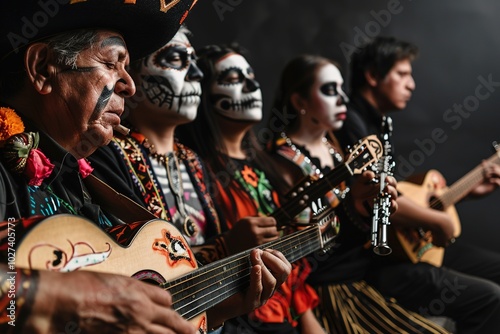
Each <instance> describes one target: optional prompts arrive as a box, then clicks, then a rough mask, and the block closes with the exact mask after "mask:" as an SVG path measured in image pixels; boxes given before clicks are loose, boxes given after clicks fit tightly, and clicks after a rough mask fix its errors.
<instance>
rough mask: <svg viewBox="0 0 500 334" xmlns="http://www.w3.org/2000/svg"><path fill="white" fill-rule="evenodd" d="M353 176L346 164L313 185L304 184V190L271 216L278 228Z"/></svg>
mask: <svg viewBox="0 0 500 334" xmlns="http://www.w3.org/2000/svg"><path fill="white" fill-rule="evenodd" d="M352 174H353V173H352V171H351V169H350V168H349V167H348V165H346V164H345V163H342V164H340V165H338V166H337V167H335V169H333V170H331V171H329V172H328V173H326V174H325V175H324V176H323V177H322V178H320V179H318V180H316V181H314V182H313V183H312V184H309V183H308V182H305V183H304V184H302V188H303V190H302V191H301V192H299V193H298V194H297V195H296V196H294V197H292V198H291V199H290V200H289V201H287V202H286V203H285V204H284V205H282V206H281V207H280V208H278V209H277V210H276V211H274V212H273V213H272V214H271V215H270V216H271V217H273V218H274V219H276V222H277V224H278V226H281V225H284V224H286V223H288V222H290V221H292V220H293V219H294V217H295V216H297V215H298V214H299V213H301V212H302V210H304V209H305V208H307V206H308V205H309V204H311V202H312V201H313V200H314V199H316V198H320V197H321V196H324V195H325V194H326V193H327V192H328V191H330V190H332V189H333V188H335V187H337V186H338V185H339V184H340V183H341V182H342V181H345V180H347V178H348V177H350V176H351V175H352Z"/></svg>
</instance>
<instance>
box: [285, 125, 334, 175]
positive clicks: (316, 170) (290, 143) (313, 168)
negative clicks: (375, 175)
mask: <svg viewBox="0 0 500 334" xmlns="http://www.w3.org/2000/svg"><path fill="white" fill-rule="evenodd" d="M281 138H283V139H284V140H285V142H286V144H287V145H288V146H289V147H290V148H291V149H292V151H293V152H295V158H294V161H296V160H297V158H298V157H299V156H301V155H302V156H303V161H304V162H305V164H307V165H308V167H306V166H304V163H302V164H301V167H303V168H304V167H306V168H304V169H305V170H306V171H307V172H308V173H311V172H314V174H316V175H317V176H320V177H321V176H323V173H322V172H321V169H319V168H318V167H317V166H316V165H315V164H314V163H313V162H312V160H311V158H310V157H308V156H307V155H306V154H305V153H304V152H302V151H301V150H300V149H299V148H298V147H297V145H295V144H294V143H293V141H292V139H290V137H288V136H287V134H286V133H285V132H281ZM321 141H322V142H323V143H324V144H325V145H326V146H327V147H328V153H330V155H331V156H332V158H333V168H335V166H336V165H337V164H340V163H342V162H343V159H342V156H341V155H340V153H339V152H337V150H335V148H334V147H333V146H332V145H331V144H330V142H329V141H328V139H327V138H326V137H323V138H321ZM333 168H332V169H333Z"/></svg>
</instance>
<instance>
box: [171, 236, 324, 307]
mask: <svg viewBox="0 0 500 334" xmlns="http://www.w3.org/2000/svg"><path fill="white" fill-rule="evenodd" d="M318 244H319V242H318ZM313 246H314V245H312V244H309V245H308V247H307V250H306V251H304V249H302V253H303V254H309V253H311V252H313V251H314V250H315V249H317V248H316V247H313ZM295 253H297V252H295ZM240 266H241V265H240ZM245 269H247V270H245V272H247V274H244V275H243V276H239V278H237V279H236V280H235V281H234V282H233V284H232V285H234V284H235V283H236V287H235V288H236V289H237V288H238V287H240V286H243V285H244V284H248V281H247V280H246V278H247V277H248V276H249V274H248V268H245ZM235 275H237V274H232V275H230V276H228V277H226V278H224V279H223V280H228V279H229V278H231V277H232V276H235ZM219 276H220V275H219ZM242 280H243V283H241V284H240V283H239V282H241V281H242ZM215 284H218V285H220V288H218V289H216V290H213V291H210V292H209V293H208V294H207V295H203V296H201V297H200V298H196V299H192V300H189V301H188V303H187V304H186V303H184V304H183V305H182V306H181V307H179V308H176V310H177V311H178V312H179V313H181V314H183V313H182V309H183V308H185V307H188V306H190V304H192V303H194V302H198V301H200V300H206V301H205V302H204V303H202V304H199V305H197V306H196V308H198V309H200V308H203V307H204V306H205V305H207V304H208V305H211V304H209V303H210V302H212V301H213V300H217V298H220V296H221V295H220V294H217V293H216V292H217V290H220V289H223V288H224V289H227V285H226V286H222V285H221V282H220V281H217V282H216V283H215ZM215 284H212V286H213V285H215ZM209 287H210V286H209ZM209 287H205V289H207V288H209ZM192 288H194V287H192ZM232 290H234V289H232ZM199 293H200V292H199ZM228 293H229V292H228V291H225V293H224V294H226V295H227V294H228ZM214 294H215V297H213V298H211V299H209V300H207V297H210V296H211V295H214ZM189 296H190V295H188V296H187V297H189ZM177 303H179V302H178V301H176V302H174V305H175V304H177ZM190 312H191V313H194V312H198V311H196V310H193V309H190V310H188V311H187V312H186V313H184V314H187V313H190ZM200 312H202V311H200Z"/></svg>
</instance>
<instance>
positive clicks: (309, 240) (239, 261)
mask: <svg viewBox="0 0 500 334" xmlns="http://www.w3.org/2000/svg"><path fill="white" fill-rule="evenodd" d="M322 246H323V242H322V239H321V231H320V227H319V226H317V225H316V226H311V227H308V228H306V229H304V230H301V231H297V232H295V233H292V234H290V235H287V236H285V237H283V238H280V239H278V240H275V241H272V242H269V243H266V244H264V245H261V246H259V247H258V248H260V249H267V248H272V249H276V250H279V251H280V252H282V253H283V254H284V255H285V257H286V258H287V260H288V261H289V262H295V261H297V260H298V259H300V258H302V257H304V256H306V255H307V254H310V253H312V252H314V251H316V250H318V249H321V248H322ZM251 251H252V250H251V249H250V250H247V251H244V252H242V253H239V254H236V255H233V256H230V257H227V258H225V259H223V260H220V261H217V262H214V263H212V264H209V265H207V266H204V267H202V268H200V269H198V270H195V271H193V272H191V273H189V274H187V275H185V276H182V277H180V278H178V279H176V280H173V281H170V282H167V283H165V284H164V285H162V287H163V288H165V289H167V290H168V291H169V292H170V293H171V294H172V299H173V308H174V309H175V310H176V311H177V312H179V314H180V315H182V316H183V317H185V318H186V319H191V318H193V317H195V316H196V315H198V314H200V313H202V312H204V311H206V310H207V309H209V308H211V307H213V306H215V305H216V304H218V303H220V302H221V301H223V300H225V299H227V298H229V297H230V296H232V295H234V294H235V293H237V292H239V291H241V290H242V289H244V288H245V287H247V286H248V285H249V283H250V269H251V262H250V252H251Z"/></svg>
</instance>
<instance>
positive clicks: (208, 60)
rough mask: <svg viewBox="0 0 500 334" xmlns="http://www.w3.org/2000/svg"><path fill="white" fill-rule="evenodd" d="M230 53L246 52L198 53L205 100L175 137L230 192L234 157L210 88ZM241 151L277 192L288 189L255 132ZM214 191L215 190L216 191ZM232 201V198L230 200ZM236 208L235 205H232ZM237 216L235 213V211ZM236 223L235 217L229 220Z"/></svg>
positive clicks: (220, 48) (218, 49) (222, 48)
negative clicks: (218, 67)
mask: <svg viewBox="0 0 500 334" xmlns="http://www.w3.org/2000/svg"><path fill="white" fill-rule="evenodd" d="M229 53H236V54H240V55H243V56H244V54H245V53H246V52H245V50H243V49H242V48H241V47H239V46H238V45H236V44H232V45H208V46H205V47H203V48H202V49H200V50H197V56H198V60H197V65H198V67H199V68H200V70H201V71H202V72H203V80H202V82H201V85H202V98H201V104H200V107H199V109H198V115H197V117H196V119H195V120H194V121H193V122H191V123H188V124H184V125H181V126H179V127H177V129H176V136H177V138H178V139H179V140H180V142H181V143H183V144H185V145H186V146H188V147H190V148H192V149H193V150H194V151H195V152H197V153H198V154H199V155H200V157H201V158H202V159H203V160H204V161H205V162H206V163H207V164H208V165H209V166H210V169H211V175H212V177H213V178H216V179H217V180H218V181H219V182H220V184H221V185H222V187H223V188H224V189H225V190H226V191H227V192H229V188H230V186H231V184H232V182H231V181H232V179H231V178H232V177H233V176H234V172H235V170H234V166H233V163H232V160H231V158H229V156H228V155H227V149H226V147H225V146H224V144H223V141H222V137H221V135H220V134H221V129H220V127H219V124H218V123H217V121H216V120H215V119H214V116H213V115H214V113H215V111H214V106H213V103H212V101H211V100H210V93H209V92H210V86H211V85H212V83H213V82H214V81H215V80H216V71H215V63H216V62H217V61H218V60H219V59H221V58H222V57H223V56H225V55H227V54H229ZM242 146H243V147H242V148H243V150H244V151H245V153H246V155H247V159H251V160H253V162H254V163H255V164H256V165H257V166H258V167H259V168H260V169H262V170H263V171H264V172H265V173H266V176H267V177H268V179H269V181H270V182H271V183H272V185H273V186H274V187H276V189H277V191H278V193H282V192H283V191H284V189H286V188H287V187H288V186H287V185H286V182H285V181H284V180H283V178H282V177H281V175H280V173H279V170H278V167H276V166H275V164H274V163H273V162H272V161H271V159H270V158H269V156H268V154H267V152H265V151H264V150H263V148H262V146H261V145H260V144H259V143H258V141H257V139H256V136H255V134H254V132H253V130H252V129H251V130H249V131H247V133H246V134H245V136H244V138H243V142H242ZM213 190H215V189H213ZM231 200H232V201H233V199H232V198H231ZM232 205H233V208H234V209H235V208H236V203H234V202H233V203H232ZM233 212H235V214H236V210H233ZM227 218H230V219H233V222H234V221H235V220H234V218H235V217H227Z"/></svg>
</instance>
